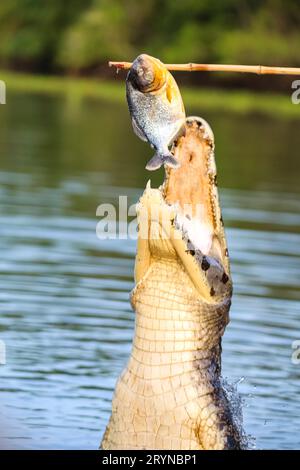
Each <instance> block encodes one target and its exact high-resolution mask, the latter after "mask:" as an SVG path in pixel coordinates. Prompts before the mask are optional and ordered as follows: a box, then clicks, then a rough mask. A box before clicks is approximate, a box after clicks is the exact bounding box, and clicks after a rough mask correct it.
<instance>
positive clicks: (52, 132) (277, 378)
mask: <svg viewBox="0 0 300 470" xmlns="http://www.w3.org/2000/svg"><path fill="white" fill-rule="evenodd" d="M291 106H292V105H291ZM187 111H188V113H189V114H198V115H200V116H202V117H204V118H205V119H207V120H208V122H209V123H210V124H211V126H212V128H213V130H214V133H215V138H216V159H217V165H218V180H219V188H220V195H221V202H222V207H223V218H224V221H225V225H226V227H227V237H228V243H229V251H230V254H231V263H232V273H233V280H234V297H233V305H232V309H231V323H230V324H229V326H228V327H227V330H226V333H225V336H224V341H223V375H224V376H225V377H227V379H228V380H229V381H231V382H234V381H238V380H240V379H243V380H242V381H241V383H240V385H239V386H238V390H239V392H240V393H241V395H242V397H243V400H244V405H243V412H244V427H245V430H246V432H247V433H248V434H250V435H251V436H253V437H254V438H255V439H256V446H257V448H281V449H288V448H297V447H299V445H300V437H299V432H298V431H299V419H300V403H299V383H300V382H299V379H300V364H298V365H297V364H293V363H292V361H291V356H292V351H293V350H292V342H293V341H294V340H300V327H299V315H300V289H299V281H300V187H299V176H300V152H299V148H300V133H299V122H300V121H299V119H293V120H288V119H286V118H285V119H282V120H281V119H280V118H278V117H277V118H276V119H275V118H274V119H272V118H270V117H269V118H267V117H262V116H259V115H255V114H251V115H248V116H247V115H246V116H241V115H237V114H232V113H226V112H225V111H224V112H222V113H217V112H205V111H203V110H202V109H201V106H199V107H198V105H197V107H195V108H194V109H193V108H192V107H189V108H188V109H187ZM299 117H300V107H299ZM151 153H152V151H151V149H150V148H149V147H148V146H147V145H146V144H143V143H142V142H140V141H139V140H138V139H137V138H136V137H135V135H134V134H133V132H132V130H131V126H130V121H129V118H128V114H127V108H126V105H125V102H120V104H117V103H110V104H109V103H108V102H107V101H106V102H101V101H99V100H95V99H92V98H86V99H82V100H78V101H77V100H74V99H69V98H68V97H64V96H60V97H55V96H50V95H49V96H47V95H45V94H41V95H31V94H22V93H15V94H14V93H10V94H9V97H8V100H7V104H6V105H4V106H1V108H0V182H1V184H0V240H1V259H0V286H1V287H0V302H1V303H0V309H1V320H0V340H2V341H5V345H6V356H7V361H6V365H0V374H1V384H0V418H1V422H2V423H3V425H2V426H1V431H0V439H1V445H2V447H14V448H59V449H61V448H64V449H65V448H66V449H67V448H68V449H74V448H97V447H98V444H99V441H100V438H101V435H102V433H103V430H104V428H105V425H106V423H107V420H108V417H109V413H110V404H111V396H112V392H113V389H114V384H115V380H116V378H117V376H118V374H119V373H120V371H121V369H122V367H123V366H124V364H125V362H126V358H127V356H128V354H129V352H130V344H131V339H132V334H133V326H134V315H133V313H132V311H131V307H130V304H129V301H128V293H129V291H130V290H131V288H132V286H133V264H134V254H135V242H134V241H133V240H118V239H117V240H99V239H98V238H97V237H96V232H95V229H96V224H97V222H98V220H99V219H98V218H97V217H96V208H97V206H98V205H99V204H101V203H103V202H111V203H115V204H117V202H118V197H119V195H127V196H128V197H129V203H133V202H135V201H136V200H137V199H138V197H139V195H140V194H141V192H142V188H143V187H144V186H145V184H146V182H147V180H148V179H149V177H150V176H151V180H152V186H156V185H159V184H160V182H161V181H162V177H163V173H162V171H158V172H156V173H154V174H149V173H147V172H146V171H145V170H144V166H145V163H146V161H147V159H148V158H149V157H150V156H151Z"/></svg>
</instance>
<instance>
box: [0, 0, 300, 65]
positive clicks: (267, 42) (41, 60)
mask: <svg viewBox="0 0 300 470" xmlns="http://www.w3.org/2000/svg"><path fill="white" fill-rule="evenodd" d="M299 25H300V9H299V5H298V1H297V0H223V1H222V2H219V1H218V2H217V1H211V0H185V1H180V2H179V1H174V0H164V1H161V0H143V1H140V0H127V1H124V0H65V1H63V2H62V1H60V0H51V1H49V0H48V1H37V0H1V5H0V64H1V66H2V67H9V68H18V69H30V70H34V71H39V72H53V71H56V72H57V71H63V72H67V73H75V72H83V71H85V73H95V72H99V67H100V66H101V64H105V63H106V62H107V60H108V59H123V60H126V59H127V60H129V59H132V58H134V57H135V56H136V55H137V54H139V53H140V52H141V51H147V52H148V53H150V54H152V55H156V56H159V57H160V58H161V60H162V61H165V62H185V61H198V62H224V63H242V62H247V63H249V64H255V63H257V62H261V63H264V64H266V65H268V64H270V65H290V66H292V65H293V66H300V55H299V44H300V31H299Z"/></svg>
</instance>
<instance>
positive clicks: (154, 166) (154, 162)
mask: <svg viewBox="0 0 300 470" xmlns="http://www.w3.org/2000/svg"><path fill="white" fill-rule="evenodd" d="M162 165H167V166H169V167H171V168H179V167H180V163H179V162H178V161H177V160H176V158H174V157H173V155H172V154H171V153H168V154H166V155H162V154H160V153H158V152H156V153H155V154H154V156H153V157H152V158H151V160H149V162H148V163H147V165H146V170H149V171H154V170H158V168H160V167H161V166H162Z"/></svg>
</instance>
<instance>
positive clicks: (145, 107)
mask: <svg viewBox="0 0 300 470" xmlns="http://www.w3.org/2000/svg"><path fill="white" fill-rule="evenodd" d="M126 97H127V103H128V108H129V112H130V116H131V121H132V127H133V130H134V132H135V134H136V135H137V136H138V137H139V138H140V139H142V140H143V141H145V142H149V143H150V145H151V147H152V148H154V150H155V154H154V156H153V157H152V158H151V160H149V162H148V163H147V165H146V169H147V170H149V171H154V170H157V169H158V168H160V167H161V166H162V165H166V166H168V167H171V168H178V167H179V166H180V164H179V162H178V161H177V160H176V159H175V158H174V156H173V154H172V153H171V151H170V150H169V147H170V146H171V145H172V144H173V142H174V141H175V140H176V139H178V138H179V137H180V136H181V135H184V133H185V119H186V116H185V109H184V105H183V101H182V98H181V94H180V91H179V88H178V86H177V83H176V81H175V79H174V77H173V76H172V75H171V74H170V72H169V71H168V70H167V68H166V66H165V65H164V64H163V63H162V62H161V61H160V60H159V59H156V58H155V57H152V56H149V55H147V54H140V55H139V56H138V57H137V58H136V59H135V60H134V62H133V63H132V65H131V67H130V69H129V72H128V75H127V78H126Z"/></svg>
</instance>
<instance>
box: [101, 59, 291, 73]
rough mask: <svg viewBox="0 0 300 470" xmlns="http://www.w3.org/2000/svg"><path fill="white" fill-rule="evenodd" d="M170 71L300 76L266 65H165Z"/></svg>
mask: <svg viewBox="0 0 300 470" xmlns="http://www.w3.org/2000/svg"><path fill="white" fill-rule="evenodd" d="M131 64H132V63H131V62H111V61H110V62H108V65H109V67H116V69H124V70H126V69H130V67H131ZM165 66H166V67H167V69H168V70H174V71H183V72H240V73H255V74H257V75H299V76H300V67H267V66H264V65H227V64H193V63H188V64H165Z"/></svg>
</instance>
